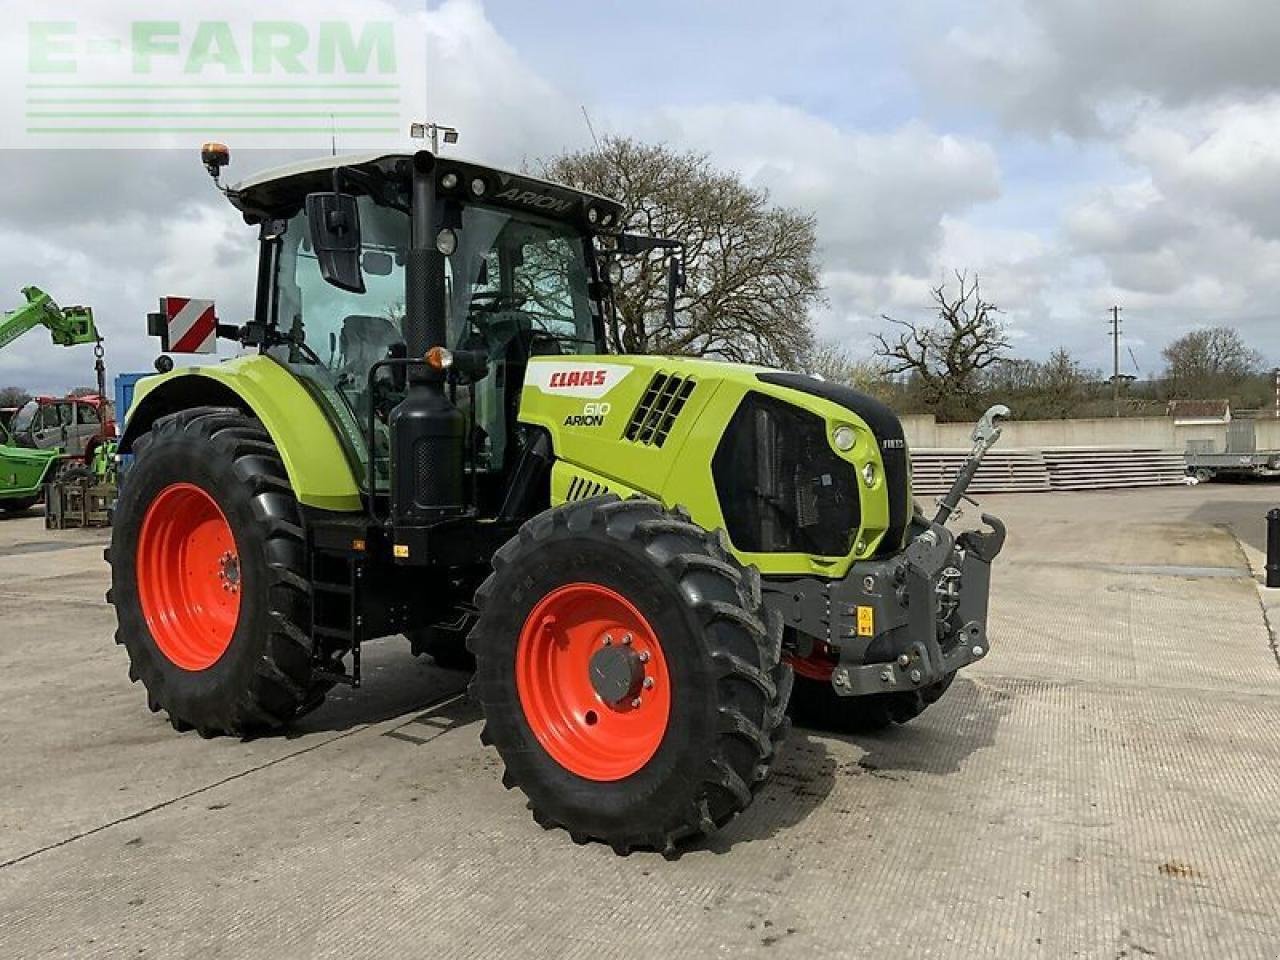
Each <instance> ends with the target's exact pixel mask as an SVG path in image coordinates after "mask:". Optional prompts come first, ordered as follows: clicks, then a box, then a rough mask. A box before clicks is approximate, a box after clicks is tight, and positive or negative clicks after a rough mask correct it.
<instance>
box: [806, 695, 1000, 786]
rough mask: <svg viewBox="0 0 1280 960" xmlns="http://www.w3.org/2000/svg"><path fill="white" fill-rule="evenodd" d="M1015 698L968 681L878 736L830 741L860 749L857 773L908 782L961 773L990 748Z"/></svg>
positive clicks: (861, 735)
mask: <svg viewBox="0 0 1280 960" xmlns="http://www.w3.org/2000/svg"><path fill="white" fill-rule="evenodd" d="M1012 700H1013V694H1011V693H1009V692H1007V691H1005V690H1002V689H997V688H993V687H989V686H986V685H980V684H978V683H975V682H974V681H973V680H971V679H969V678H968V677H965V676H964V675H961V676H958V677H956V679H955V682H954V683H952V685H951V689H950V690H948V691H947V692H946V694H945V695H944V696H943V697H942V699H941V700H939V701H938V702H937V703H935V704H934V705H933V706H931V707H929V709H928V710H926V711H925V712H924V713H923V714H921V715H920V716H919V717H917V718H916V719H914V720H912V721H911V722H909V723H905V724H901V725H899V724H894V725H893V726H890V727H887V728H886V729H884V730H878V731H876V732H874V733H857V734H839V733H833V734H831V736H833V737H835V738H836V739H839V740H842V741H844V742H845V743H850V744H854V745H856V746H858V747H860V748H861V749H862V751H863V755H862V757H861V758H860V759H858V760H857V761H855V764H854V765H855V766H856V768H857V769H858V770H859V771H861V772H864V773H868V774H871V775H872V776H879V777H882V778H890V779H909V778H910V775H912V774H926V775H929V776H935V777H944V776H948V775H950V774H953V773H958V772H959V771H960V770H961V768H963V766H964V764H965V762H966V761H967V760H968V759H969V757H971V756H972V755H973V754H975V753H977V752H978V751H980V750H985V749H987V748H988V747H991V746H993V745H994V744H995V742H996V732H997V730H998V729H999V727H1000V724H1001V723H1002V722H1003V720H1004V718H1005V717H1006V716H1008V715H1009V712H1010V710H1011V709H1012V703H1011V701H1012Z"/></svg>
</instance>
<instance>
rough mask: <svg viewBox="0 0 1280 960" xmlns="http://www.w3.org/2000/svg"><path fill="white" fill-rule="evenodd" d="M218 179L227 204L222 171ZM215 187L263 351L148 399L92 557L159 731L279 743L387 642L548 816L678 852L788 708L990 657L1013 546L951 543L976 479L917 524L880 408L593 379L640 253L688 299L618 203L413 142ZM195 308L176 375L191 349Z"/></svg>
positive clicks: (209, 160)
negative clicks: (235, 231)
mask: <svg viewBox="0 0 1280 960" xmlns="http://www.w3.org/2000/svg"><path fill="white" fill-rule="evenodd" d="M203 159H204V162H205V165H206V167H208V169H209V171H210V173H211V175H213V176H214V178H215V182H218V183H219V186H220V187H221V184H220V180H219V175H220V173H221V170H222V168H223V167H224V166H225V165H226V164H227V163H228V162H229V159H230V158H229V154H228V152H227V151H226V148H225V147H222V146H221V145H206V148H205V151H204V154H203ZM225 193H226V196H227V197H228V199H229V200H230V201H231V203H232V204H233V205H234V206H235V207H236V208H237V209H239V210H240V211H241V212H242V213H243V215H244V217H245V219H246V221H247V222H248V223H249V224H251V225H255V226H257V228H258V232H259V251H260V258H259V267H258V283H257V297H256V309H255V312H254V315H253V317H252V319H251V320H249V321H248V322H246V323H245V324H244V325H243V326H231V325H223V324H218V325H217V328H216V329H217V335H218V336H221V337H224V338H232V339H235V340H237V341H239V342H240V343H241V344H243V345H245V346H246V347H251V348H254V352H251V353H250V354H249V355H245V356H241V357H240V358H238V359H235V360H231V361H228V362H224V363H221V364H218V365H213V366H203V367H194V368H190V369H173V365H172V361H171V360H170V358H169V357H167V356H162V357H160V358H159V360H158V361H157V364H158V367H159V368H160V369H161V370H162V371H163V372H162V374H161V375H160V376H156V377H152V378H148V379H147V380H144V381H142V382H141V383H139V385H138V392H137V397H136V399H135V402H134V405H133V407H132V409H131V411H130V415H129V418H128V426H127V429H126V430H125V433H124V436H123V437H122V439H121V452H122V453H126V454H127V453H132V454H133V455H134V456H135V462H134V465H133V467H132V469H131V471H130V473H129V478H128V483H126V484H125V486H124V488H123V490H122V492H121V496H120V500H119V503H118V506H117V510H116V515H115V521H116V522H115V527H114V531H113V537H112V547H111V550H110V551H109V554H108V556H109V559H110V561H111V567H112V589H111V593H110V594H109V595H108V599H109V600H110V601H111V602H112V603H114V605H115V608H116V612H117V617H118V621H119V630H118V633H117V640H118V642H120V643H122V644H123V645H124V646H125V648H126V649H127V651H128V655H129V658H130V660H131V668H130V676H131V678H132V679H133V680H135V681H137V680H140V681H142V683H143V684H144V685H145V687H146V690H147V695H148V702H149V704H150V707H151V709H152V710H153V711H159V710H164V711H166V712H167V713H168V716H169V718H170V720H171V722H172V724H173V725H174V727H175V728H177V729H179V730H189V729H193V728H194V729H195V730H197V731H198V732H199V733H200V734H201V735H202V736H213V735H217V734H233V735H249V734H253V733H255V732H259V731H267V730H271V729H273V728H278V727H281V726H283V725H285V724H287V723H289V722H290V721H291V720H292V719H293V718H295V717H297V716H299V715H300V714H302V713H304V712H305V711H308V710H311V709H313V708H315V707H316V706H317V705H318V704H319V703H320V702H321V700H322V699H323V698H324V696H325V693H326V691H327V690H329V689H331V688H332V687H333V686H334V685H335V684H350V685H352V686H358V685H359V683H360V650H361V645H362V644H363V643H365V642H366V641H368V640H372V639H375V638H380V637H387V636H393V635H400V634H402V635H404V636H405V637H407V638H408V640H409V641H410V642H411V644H412V645H413V649H414V650H415V651H416V652H418V653H425V654H430V655H431V656H433V657H435V658H436V660H437V661H439V662H440V663H442V664H445V665H448V666H456V667H463V668H468V669H474V677H473V680H472V684H471V688H470V690H471V695H472V697H473V698H474V700H475V701H477V702H478V703H479V705H480V707H481V708H482V709H483V712H484V718H485V723H484V727H483V732H482V733H481V739H482V740H483V742H484V743H486V744H490V745H492V746H493V747H495V748H496V749H497V751H498V753H499V754H500V755H501V758H502V760H503V762H504V763H505V768H506V770H505V774H504V776H503V782H504V784H505V785H506V786H508V787H519V788H520V789H521V790H523V791H524V793H525V794H527V796H528V798H529V800H530V805H531V808H532V810H533V814H534V817H535V818H536V819H537V821H538V822H539V823H541V824H542V825H544V826H546V827H553V826H554V827H563V828H565V829H566V830H567V831H568V832H569V833H570V834H571V836H572V837H573V838H574V839H575V840H578V841H587V840H598V841H603V842H605V843H608V844H610V845H611V846H612V847H613V848H614V849H615V850H618V851H620V852H626V851H628V850H630V849H633V848H651V849H658V850H660V851H664V852H667V853H671V852H673V851H674V850H675V849H676V846H677V844H679V843H680V842H681V841H683V840H685V839H686V838H690V837H696V836H699V835H702V834H704V833H706V832H708V831H711V830H714V829H716V828H717V827H719V826H721V825H723V824H725V823H726V822H728V821H729V820H730V819H732V818H733V817H734V816H735V815H736V814H738V813H739V812H741V811H742V810H743V809H744V808H745V807H746V806H747V805H748V804H749V803H750V802H751V800H752V797H753V795H754V794H755V793H756V792H757V791H758V790H759V789H760V787H761V785H762V784H763V783H764V782H765V780H766V778H767V777H768V775H769V772H770V769H771V767H772V766H773V765H774V763H775V760H776V757H777V751H778V747H779V744H780V743H781V741H782V739H783V736H784V733H785V731H786V729H787V725H788V721H787V705H788V698H789V697H790V698H791V700H792V702H793V705H794V709H795V711H796V712H797V713H798V714H800V715H802V716H807V717H811V718H815V719H819V720H821V721H823V722H828V723H833V724H838V725H841V726H847V727H855V728H856V727H866V726H876V725H882V724H888V723H891V722H895V721H899V722H901V721H905V720H908V719H910V718H911V717H913V716H915V715H916V714H918V713H919V712H920V711H921V710H922V709H924V707H925V706H926V705H927V704H929V703H931V702H932V701H934V700H936V699H937V697H938V696H940V695H941V693H942V692H943V691H944V690H945V689H946V687H947V685H948V683H949V682H950V681H951V678H952V676H953V674H954V673H955V671H956V670H957V669H959V668H960V667H963V666H965V665H967V664H969V663H972V662H973V661H975V660H977V659H979V658H980V657H982V656H983V655H984V654H985V651H986V648H987V643H988V641H987V637H986V634H985V630H984V624H985V620H986V607H987V595H988V585H989V572H990V564H991V561H992V560H993V559H994V557H995V555H996V554H997V552H998V551H999V549H1000V546H1001V544H1002V542H1003V537H1004V533H1003V527H1002V526H1001V525H1000V523H999V522H998V521H997V520H995V519H994V518H987V523H988V526H989V529H988V530H986V531H985V532H979V531H970V532H966V533H963V534H960V535H959V536H956V535H953V534H952V533H951V532H950V531H948V529H947V528H946V527H945V526H944V521H945V520H946V517H947V514H949V513H950V512H951V510H953V509H954V508H955V506H956V505H957V504H958V502H959V499H960V497H961V495H962V494H963V492H964V486H965V485H966V484H967V483H968V479H969V477H970V476H971V475H972V469H970V468H966V469H967V472H966V473H965V474H963V475H962V476H961V477H959V478H957V482H956V486H955V487H954V488H953V489H952V491H951V493H949V494H948V496H947V498H945V500H944V502H943V504H942V506H941V507H940V509H939V516H938V517H937V518H935V519H934V520H932V521H931V520H929V519H926V518H925V517H924V516H923V515H922V514H920V513H919V512H918V511H917V510H915V509H914V504H913V500H912V496H911V490H910V478H909V471H910V464H909V459H908V452H907V448H906V444H905V442H904V439H903V433H902V427H901V425H900V423H899V421H898V419H897V418H896V417H895V416H894V415H893V413H892V412H890V410H888V409H887V408H886V407H884V406H883V405H882V404H880V403H878V402H877V401H875V400H873V399H871V398H868V397H865V396H863V395H861V394H859V393H856V392H854V391H853V390H850V389H847V388H845V387H842V386H837V385H834V384H830V383H825V382H823V381H821V380H818V379H814V378H811V377H807V376H801V375H798V374H794V373H786V372H781V371H778V370H770V369H765V368H760V367H751V366H743V365H734V364H727V363H718V362H710V361H705V360H694V359H685V358H679V357H663V356H610V355H608V354H607V348H606V342H607V341H606V331H607V330H608V328H609V327H610V325H611V324H614V323H616V322H617V317H616V316H615V314H614V306H613V302H612V286H611V277H615V276H616V267H617V265H618V264H619V263H620V258H622V257H627V256H652V257H664V258H666V259H667V262H668V264H669V267H670V272H669V281H670V287H671V289H672V290H674V288H675V287H676V286H677V285H678V283H679V282H680V280H681V277H680V274H681V264H680V262H679V255H678V252H679V248H678V244H677V243H674V242H672V241H668V240H664V239H661V238H648V237H640V236H634V235H629V234H626V233H623V232H622V231H621V224H622V222H623V218H624V215H625V211H624V210H623V209H622V208H621V207H620V205H619V204H617V203H615V202H613V201H611V200H608V199H606V198H603V197H599V196H594V195H591V194H588V193H584V192H581V191H578V190H573V189H569V188H567V187H564V186H561V185H557V184H553V183H548V182H544V181H541V180H537V179H534V178H531V177H528V176H525V175H521V174H513V173H507V172H503V171H500V170H496V169H492V168H489V167H486V166H480V165H477V164H473V163H469V162H464V161H461V160H455V159H453V158H452V157H441V156H434V155H432V154H431V153H429V152H425V151H424V152H418V153H413V154H399V153H392V154H384V155H370V156H357V157H325V158H323V159H321V160H317V161H315V162H308V163H301V164H297V165H294V166H290V167H287V168H283V169H280V170H276V171H272V172H270V173H267V174H264V175H261V176H257V177H254V178H251V179H249V180H247V181H245V182H244V183H241V184H240V185H238V186H236V187H233V188H229V189H226V190H225ZM671 299H673V298H671ZM173 314H174V311H169V312H168V313H167V314H164V313H162V314H157V315H153V317H152V318H151V324H152V327H151V329H152V332H153V333H157V334H160V335H161V336H162V337H167V339H165V340H164V341H163V343H164V347H165V349H169V348H170V347H171V345H172V343H173V342H174V339H175V338H182V339H186V340H187V341H190V340H192V339H193V338H192V337H191V336H190V335H189V333H188V331H187V330H185V329H184V330H181V331H174V330H172V329H169V330H166V326H165V324H166V322H167V321H171V320H172V318H173ZM201 336H203V335H201ZM195 339H199V338H198V337H197V338H195ZM1005 412H1007V411H1005ZM996 432H997V431H995V430H994V426H993V424H991V423H989V422H988V423H987V424H986V426H985V427H984V432H983V433H982V435H981V437H980V438H979V443H978V444H977V445H976V447H975V454H974V457H973V458H972V462H971V467H974V468H976V463H977V459H978V458H979V457H980V456H981V452H982V451H983V450H984V449H985V446H986V445H989V443H990V442H991V441H992V440H994V435H995V433H996ZM793 677H795V678H797V679H796V680H795V684H796V686H795V689H794V691H793Z"/></svg>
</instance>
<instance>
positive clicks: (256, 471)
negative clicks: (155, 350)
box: [107, 407, 327, 736]
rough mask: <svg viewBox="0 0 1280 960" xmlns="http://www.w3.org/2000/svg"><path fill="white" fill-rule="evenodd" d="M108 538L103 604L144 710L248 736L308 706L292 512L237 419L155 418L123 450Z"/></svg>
mask: <svg viewBox="0 0 1280 960" xmlns="http://www.w3.org/2000/svg"><path fill="white" fill-rule="evenodd" d="M134 453H135V454H136V457H137V459H136V462H135V463H134V465H133V468H132V469H131V471H130V473H129V483H128V484H126V485H125V487H124V489H123V490H122V491H121V495H120V501H119V504H118V506H117V508H116V513H115V526H114V527H113V528H112V536H111V549H110V550H109V551H108V554H107V556H108V559H109V560H110V561H111V592H110V593H108V594H107V599H108V601H110V602H112V603H114V604H115V608H116V618H117V621H118V623H119V629H118V630H117V632H116V642H117V643H121V644H123V645H124V647H125V649H126V650H127V651H128V654H129V661H130V667H129V678H130V679H131V680H134V681H138V680H141V681H142V683H143V686H145V687H146V690H147V700H148V704H149V705H150V707H151V709H152V710H153V711H155V710H165V711H167V712H168V714H169V718H170V720H171V722H172V723H173V725H174V727H175V728H176V729H178V730H187V729H191V728H195V729H196V730H198V731H199V732H200V734H201V735H202V736H214V735H216V734H220V733H228V734H236V735H246V734H250V733H254V732H257V731H262V730H267V729H271V728H274V727H279V726H282V725H283V724H285V723H288V722H289V720H291V719H292V718H293V717H295V716H297V715H298V714H299V713H300V712H302V711H303V710H304V709H306V708H310V707H313V706H315V705H317V704H318V703H319V702H320V700H321V699H322V698H323V694H324V691H325V689H327V687H326V686H324V685H321V684H318V683H317V682H316V681H314V680H313V678H312V670H311V654H310V642H309V639H308V636H307V633H306V630H305V627H306V625H307V624H308V623H309V622H310V584H309V583H308V581H307V579H306V562H305V561H306V551H305V544H304V539H303V532H302V520H301V517H300V514H299V510H298V503H297V500H296V498H295V497H294V495H293V491H292V489H291V488H290V486H289V481H288V476H287V474H286V473H285V469H284V465H283V463H282V462H281V460H280V455H279V453H278V452H277V450H276V448H275V446H274V444H272V442H271V438H270V437H269V436H268V435H267V433H266V431H265V430H263V429H262V427H261V426H260V425H259V424H258V422H257V421H256V420H253V419H251V418H249V417H247V416H245V415H244V414H242V413H240V412H239V411H238V410H235V409H230V408H218V407H201V408H196V409H192V410H188V411H184V412H182V413H178V414H174V415H172V416H169V417H164V418H162V419H160V420H158V421H156V423H155V425H154V426H153V427H152V428H151V430H150V431H148V432H147V433H145V434H143V435H142V436H140V437H139V438H138V439H137V441H136V442H135V444H134Z"/></svg>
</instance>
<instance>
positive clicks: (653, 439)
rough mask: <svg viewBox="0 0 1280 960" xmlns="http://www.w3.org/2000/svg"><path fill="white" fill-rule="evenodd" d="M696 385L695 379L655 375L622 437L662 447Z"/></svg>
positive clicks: (671, 375) (672, 375) (673, 375)
mask: <svg viewBox="0 0 1280 960" xmlns="http://www.w3.org/2000/svg"><path fill="white" fill-rule="evenodd" d="M695 385H696V384H695V381H694V379H693V378H692V377H677V376H676V375H675V374H670V373H656V374H654V376H653V379H652V380H650V381H649V386H648V387H646V388H645V391H644V396H643V397H641V398H640V402H639V403H638V404H636V409H635V412H634V413H632V414H631V420H630V421H629V422H628V423H627V429H626V430H625V431H624V432H623V436H624V437H626V438H627V439H628V440H631V441H634V442H635V443H646V444H649V445H650V446H653V447H660V446H662V445H663V444H664V443H666V441H667V436H668V435H669V434H670V433H671V428H672V427H674V426H675V423H676V417H678V416H680V411H681V410H683V409H684V405H685V402H686V401H687V400H688V399H689V394H691V393H693V388H694V386H695Z"/></svg>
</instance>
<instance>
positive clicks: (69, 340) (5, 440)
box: [0, 287, 102, 513]
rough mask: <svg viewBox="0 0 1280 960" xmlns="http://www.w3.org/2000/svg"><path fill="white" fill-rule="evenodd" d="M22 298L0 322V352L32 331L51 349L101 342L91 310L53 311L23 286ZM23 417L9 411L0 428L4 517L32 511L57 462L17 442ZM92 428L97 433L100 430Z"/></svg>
mask: <svg viewBox="0 0 1280 960" xmlns="http://www.w3.org/2000/svg"><path fill="white" fill-rule="evenodd" d="M22 295H23V296H24V297H25V298H26V301H27V302H26V304H24V305H23V306H22V307H20V308H19V309H17V310H13V311H9V312H7V313H5V315H4V318H3V319H0V350H3V349H4V348H5V347H7V346H8V345H9V344H11V343H13V342H14V341H15V340H17V339H18V338H19V337H20V336H22V335H23V334H24V333H26V332H27V331H29V330H34V329H35V328H36V327H44V328H45V329H46V330H48V331H49V337H50V339H51V340H52V341H53V343H54V345H55V346H59V347H75V346H80V345H82V344H93V345H94V346H95V347H98V348H99V349H100V344H101V342H102V338H101V337H99V336H98V330H97V327H95V326H94V322H93V311H92V310H90V309H89V308H88V307H59V306H58V305H57V304H56V303H55V302H54V301H53V299H52V298H51V297H50V296H49V295H48V294H47V293H45V292H44V291H43V290H41V289H39V288H38V287H25V288H23V291H22ZM32 404H33V405H34V406H32V409H33V410H38V408H39V404H38V403H37V402H36V401H32ZM66 406H67V409H69V410H71V411H74V410H75V404H74V403H72V402H70V401H68V402H67V404H66ZM23 416H24V411H23V410H18V411H15V415H14V417H13V418H11V419H10V420H9V421H8V422H7V423H6V424H5V425H3V426H0V511H4V512H5V513H19V512H21V511H24V510H27V509H29V508H30V507H32V506H34V505H35V504H36V503H37V502H38V501H39V500H40V497H41V495H42V492H43V490H44V486H45V484H46V483H48V482H49V481H50V480H52V479H53V477H54V476H55V474H56V473H57V467H58V464H59V463H60V462H61V461H62V459H63V456H62V454H63V451H62V449H61V448H60V447H57V446H55V447H41V446H39V445H37V444H35V443H34V442H33V443H29V444H27V443H22V442H20V441H21V438H20V437H19V436H18V434H19V432H20V431H19V429H18V428H19V427H20V426H22V418H23ZM73 417H74V414H73ZM101 423H102V420H100V421H99V424H101ZM97 429H98V430H99V431H100V430H101V426H100V425H99V426H98V427H97ZM64 432H65V431H64Z"/></svg>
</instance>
